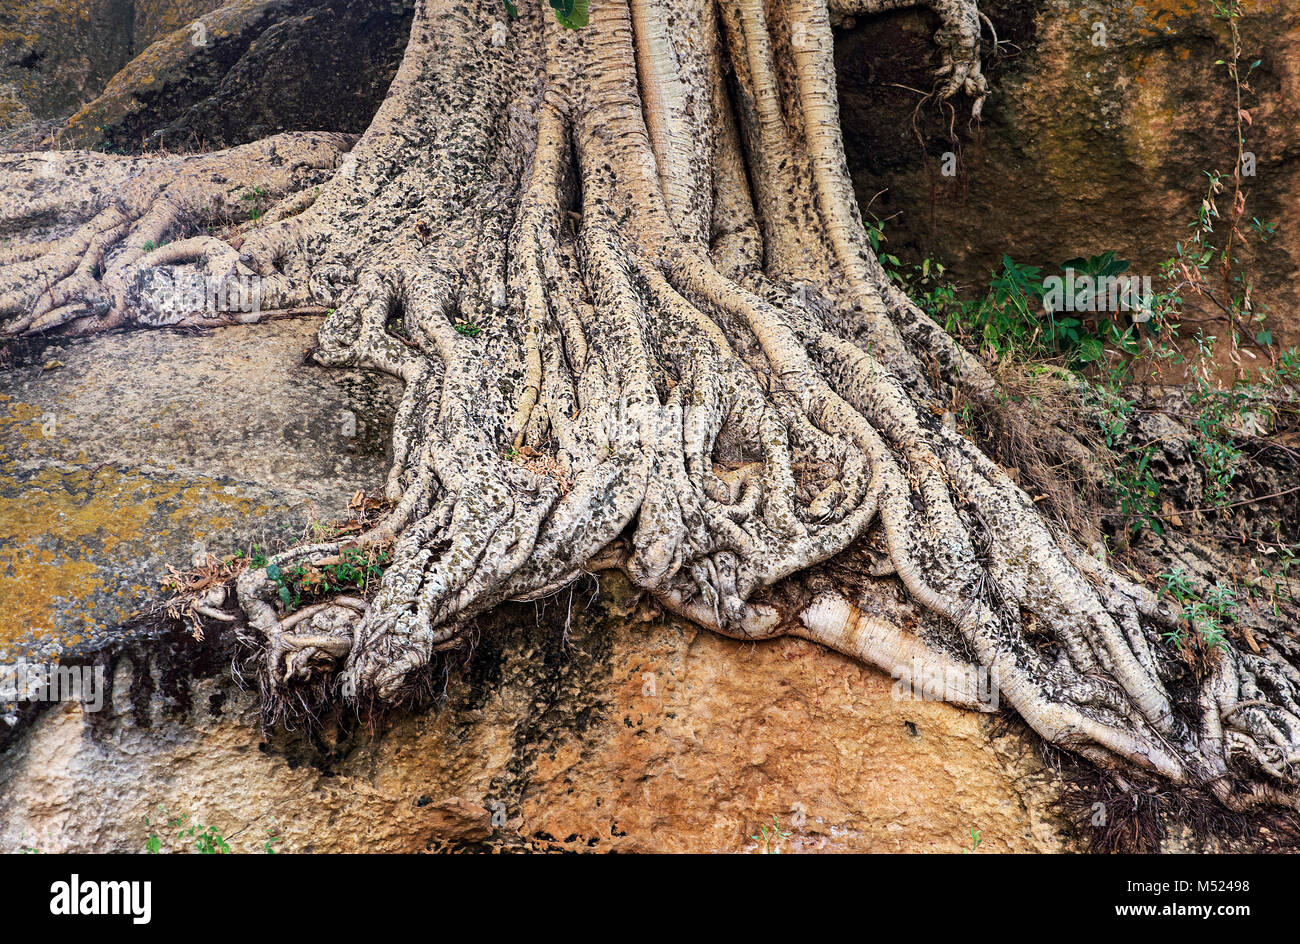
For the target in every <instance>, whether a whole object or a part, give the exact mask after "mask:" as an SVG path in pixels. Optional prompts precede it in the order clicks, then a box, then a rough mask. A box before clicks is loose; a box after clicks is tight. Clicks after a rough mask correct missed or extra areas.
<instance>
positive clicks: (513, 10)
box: [506, 0, 519, 20]
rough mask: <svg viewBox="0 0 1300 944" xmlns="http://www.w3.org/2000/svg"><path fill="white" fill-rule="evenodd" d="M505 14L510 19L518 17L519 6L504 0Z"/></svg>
mask: <svg viewBox="0 0 1300 944" xmlns="http://www.w3.org/2000/svg"><path fill="white" fill-rule="evenodd" d="M506 16H508V17H510V19H512V20H517V19H519V8H518V7H517V6H515V5H514V4H513V3H511V2H510V0H506Z"/></svg>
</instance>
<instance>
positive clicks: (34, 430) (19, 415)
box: [0, 393, 42, 439]
mask: <svg viewBox="0 0 1300 944" xmlns="http://www.w3.org/2000/svg"><path fill="white" fill-rule="evenodd" d="M41 415H42V414H41V410H40V407H37V406H33V405H32V404H30V403H24V402H22V401H21V400H15V399H13V398H12V397H7V396H5V395H4V394H3V393H0V434H4V433H9V432H14V433H17V434H18V435H20V436H22V437H23V438H24V439H35V438H37V437H39V436H40V435H41V425H42V420H41Z"/></svg>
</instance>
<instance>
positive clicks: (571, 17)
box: [551, 0, 591, 29]
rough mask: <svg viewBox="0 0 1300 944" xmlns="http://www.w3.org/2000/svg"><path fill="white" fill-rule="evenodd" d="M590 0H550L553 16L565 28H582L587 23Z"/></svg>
mask: <svg viewBox="0 0 1300 944" xmlns="http://www.w3.org/2000/svg"><path fill="white" fill-rule="evenodd" d="M590 7H591V0H551V9H552V10H554V11H555V18H556V19H557V20H559V21H560V25H561V26H563V27H565V28H566V29H582V28H583V27H584V26H586V25H587V14H588V11H589V10H590Z"/></svg>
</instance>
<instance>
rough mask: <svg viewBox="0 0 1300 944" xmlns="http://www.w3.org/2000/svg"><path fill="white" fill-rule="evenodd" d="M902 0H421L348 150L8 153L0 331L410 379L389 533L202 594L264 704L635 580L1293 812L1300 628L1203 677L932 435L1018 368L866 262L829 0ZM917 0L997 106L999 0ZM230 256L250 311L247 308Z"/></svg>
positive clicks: (394, 687) (1137, 611) (357, 677)
mask: <svg viewBox="0 0 1300 944" xmlns="http://www.w3.org/2000/svg"><path fill="white" fill-rule="evenodd" d="M906 5H909V4H908V3H906V2H904V0H831V2H830V4H829V9H828V5H827V3H826V2H825V0H766V2H764V0H726V2H721V3H719V4H718V5H717V6H716V7H715V5H714V4H713V3H712V2H710V0H683V2H674V3H665V2H663V0H594V2H593V4H592V10H591V14H590V23H589V25H587V26H586V27H585V28H581V29H576V30H575V29H566V28H564V27H563V26H561V25H560V24H559V23H557V22H556V21H555V19H554V17H552V16H551V15H550V13H549V12H548V11H546V10H545V9H544V8H543V7H542V5H541V4H538V3H526V4H525V3H520V4H518V7H519V10H518V14H519V15H518V17H517V18H514V19H512V18H510V17H509V16H508V15H507V12H506V8H505V6H504V5H503V4H502V3H501V2H500V0H456V2H451V0H421V2H420V3H419V5H418V7H417V10H416V15H415V21H414V25H413V27H412V32H411V38H410V42H409V45H408V47H407V51H406V55H405V58H404V60H403V63H402V66H401V68H400V70H399V72H398V74H397V77H396V79H395V80H394V82H393V85H392V88H391V90H390V92H389V94H388V96H387V98H386V100H385V101H384V103H383V105H382V106H381V108H380V109H379V112H378V114H377V115H376V116H375V118H374V120H373V122H372V124H371V126H370V128H369V130H367V131H366V133H365V134H364V135H363V136H362V137H361V138H360V139H359V140H357V141H356V142H355V145H353V142H352V140H351V139H349V138H346V137H344V136H339V135H326V134H296V135H281V136H277V137H275V138H270V139H267V140H266V141H263V142H258V143H256V144H252V145H246V146H244V147H240V148H235V149H232V150H230V151H224V152H219V153H215V154H204V155H191V156H173V157H163V158H139V159H136V158H108V157H102V156H94V155H89V154H86V153H82V152H70V153H57V154H47V155H20V156H17V157H9V158H4V159H3V160H2V162H0V168H3V173H4V174H5V179H6V180H7V181H10V182H12V184H13V185H12V186H7V187H6V196H5V197H4V198H3V199H4V202H3V203H2V204H0V229H3V231H4V232H7V233H14V234H17V235H18V237H19V240H18V244H17V245H16V247H15V246H11V247H8V248H4V249H0V266H3V268H2V269H0V318H3V319H4V322H3V324H4V333H5V334H7V335H9V336H15V335H21V334H31V333H37V332H42V331H51V330H60V331H64V332H78V331H89V330H99V329H102V328H105V327H111V326H114V325H120V324H127V323H137V324H148V325H157V324H208V323H211V322H212V321H213V320H214V318H220V319H247V318H249V317H266V316H268V314H271V313H280V312H292V311H295V310H301V309H304V308H310V307H312V306H316V307H317V308H328V309H329V311H330V314H329V318H328V319H327V321H326V322H325V324H324V326H323V327H322V329H321V331H320V337H319V350H318V351H317V352H316V354H315V357H316V359H317V360H318V361H319V362H321V363H322V364H326V365H347V366H361V367H367V368H372V369H376V370H380V371H383V372H385V373H388V374H390V375H392V376H395V377H398V378H400V379H401V380H402V381H403V382H404V383H405V385H406V387H405V394H404V398H403V401H402V404H401V407H400V409H399V411H398V415H397V420H396V424H395V428H394V432H393V442H394V452H395V463H394V466H393V469H392V472H391V474H390V476H389V479H388V483H387V488H386V498H387V500H388V501H389V502H391V503H392V507H391V509H390V510H389V511H388V512H387V514H386V515H385V516H384V517H383V519H382V521H380V522H379V523H378V524H377V525H376V526H375V527H373V528H372V529H370V530H368V531H367V532H366V533H364V534H362V535H361V536H360V537H358V538H352V539H349V540H347V541H343V540H334V541H329V542H325V543H321V544H317V545H311V546H304V547H298V548H295V549H293V550H290V551H287V552H285V553H283V554H280V555H278V556H277V557H276V558H275V559H273V560H272V562H271V565H270V571H269V572H268V568H259V569H250V570H247V571H245V572H244V573H243V574H242V575H241V576H240V577H239V579H238V581H237V584H236V589H237V600H227V599H226V597H225V596H224V595H223V594H222V592H221V591H217V592H215V593H209V594H207V595H205V596H204V597H203V598H202V599H200V600H198V601H196V603H197V606H198V612H199V613H200V614H201V615H204V616H206V617H208V618H213V619H222V620H227V621H230V620H235V619H238V620H240V621H246V623H247V625H248V626H249V627H251V628H252V629H253V630H255V631H256V632H257V633H259V634H261V636H262V637H263V638H264V644H265V647H266V653H267V665H268V672H269V673H270V674H271V676H272V678H273V679H274V683H275V685H276V686H277V688H279V689H281V690H285V689H288V688H291V687H292V686H294V685H302V684H316V685H321V684H324V682H326V681H329V680H331V679H338V680H341V682H342V689H343V691H344V692H346V693H349V694H351V695H353V696H354V697H362V696H364V695H366V694H367V693H370V694H373V695H375V696H377V697H378V698H380V699H382V700H394V699H397V698H399V697H400V696H401V694H402V693H403V691H404V689H405V687H406V686H407V685H408V684H409V682H410V680H411V679H412V678H414V677H417V676H418V670H419V669H421V667H423V666H424V665H426V664H427V663H428V661H429V660H430V658H431V655H432V653H433V652H435V651H437V650H439V649H443V648H448V647H452V646H456V645H459V644H461V642H462V637H463V635H464V632H465V626H466V624H467V621H469V620H472V619H473V617H474V616H476V615H477V614H480V613H483V612H484V611H486V610H488V609H489V608H491V607H494V606H495V605H497V604H499V603H501V602H502V601H505V600H526V599H533V598H537V597H541V596H544V595H547V594H550V593H553V592H555V591H556V590H557V589H559V588H561V587H564V586H565V585H566V584H568V583H569V582H570V581H572V580H574V579H575V578H576V577H577V576H579V575H580V574H582V573H584V572H589V571H594V570H599V569H603V568H620V569H622V570H624V571H625V572H626V573H627V574H628V576H629V577H630V578H631V580H632V581H633V582H634V583H635V584H636V585H637V586H639V587H641V588H643V589H644V590H646V591H648V592H649V593H650V594H653V596H654V597H655V598H656V599H657V600H659V601H660V602H661V603H663V604H664V605H665V606H666V607H668V608H669V609H671V610H674V611H675V612H677V613H679V614H681V615H683V616H685V617H687V618H689V619H691V620H695V621H697V622H699V623H701V624H702V625H705V626H707V627H709V628H711V629H714V630H716V631H718V632H721V633H725V634H728V635H732V636H736V637H740V638H744V639H762V638H769V637H772V636H776V635H780V634H785V633H789V634H795V635H799V636H803V637H805V638H808V639H812V640H816V641H818V642H821V643H823V644H825V645H827V646H830V647H832V648H834V649H837V650H839V651H841V652H845V653H847V654H849V655H851V656H853V657H855V658H859V659H861V660H863V661H866V662H869V663H872V664H875V665H878V666H880V667H881V668H883V669H884V670H886V671H889V672H892V673H894V674H896V675H897V676H899V677H900V678H902V679H904V680H905V681H908V682H910V683H911V684H912V685H913V686H915V687H918V688H921V687H923V688H924V689H925V690H926V691H927V692H930V693H934V692H937V693H939V694H941V695H942V697H945V698H947V699H949V700H951V701H953V702H955V703H957V704H961V705H966V706H969V707H971V708H986V709H987V708H990V707H992V705H991V704H990V699H989V698H988V697H987V694H988V693H987V692H986V691H983V690H982V685H981V683H980V680H981V679H988V680H990V681H991V682H992V683H993V684H995V685H996V687H997V691H998V693H999V695H1000V697H1001V698H1002V699H1005V701H1006V702H1007V703H1009V704H1010V705H1011V706H1012V707H1013V708H1014V709H1015V710H1016V711H1017V712H1018V713H1019V714H1020V715H1021V716H1022V717H1023V718H1024V719H1025V721H1026V722H1028V724H1029V725H1031V726H1032V727H1033V728H1034V730H1036V731H1037V732H1038V733H1039V734H1040V735H1042V736H1043V737H1044V738H1046V739H1047V740H1049V741H1051V742H1052V743H1054V744H1057V745H1059V746H1061V747H1063V748H1066V749H1069V750H1073V751H1076V752H1079V753H1080V754H1083V755H1085V756H1087V757H1089V758H1091V759H1092V760H1094V761H1096V762H1097V763H1099V764H1103V765H1108V766H1123V767H1134V766H1135V767H1138V768H1142V769H1145V770H1147V771H1151V772H1154V773H1157V774H1160V775H1163V776H1164V777H1167V778H1169V779H1171V780H1175V781H1180V782H1186V783H1191V784H1194V785H1202V786H1205V787H1207V788H1209V789H1211V790H1213V792H1214V793H1215V794H1216V795H1217V796H1219V797H1220V798H1221V799H1222V800H1224V802H1226V803H1228V804H1230V805H1233V806H1241V805H1245V804H1249V803H1253V802H1258V801H1267V802H1278V803H1284V804H1290V805H1294V803H1295V792H1294V790H1295V783H1296V778H1295V775H1294V774H1293V773H1292V771H1291V765H1292V764H1293V763H1294V762H1295V761H1296V760H1298V759H1300V705H1297V702H1296V698H1295V696H1296V692H1297V690H1298V689H1300V673H1297V671H1296V668H1295V667H1294V666H1295V660H1296V657H1297V650H1296V649H1295V646H1294V643H1292V642H1290V640H1289V639H1288V638H1287V637H1285V636H1284V635H1282V636H1279V637H1278V638H1275V639H1265V640H1262V641H1261V649H1260V652H1259V653H1254V652H1245V651H1239V650H1238V649H1236V648H1234V647H1233V646H1232V645H1231V644H1228V645H1226V646H1225V647H1224V648H1222V649H1218V650H1215V651H1214V652H1213V653H1212V654H1211V656H1210V663H1209V670H1208V671H1207V672H1206V673H1205V675H1204V677H1203V678H1201V679H1199V680H1198V679H1196V678H1195V677H1193V675H1192V674H1191V673H1189V672H1187V671H1186V670H1185V666H1184V665H1183V664H1182V663H1181V661H1180V660H1178V659H1176V658H1175V657H1174V656H1173V654H1172V653H1170V652H1169V651H1168V649H1167V647H1165V646H1164V645H1162V643H1161V639H1160V634H1161V632H1162V631H1167V630H1172V629H1176V628H1177V627H1178V625H1179V623H1180V621H1181V616H1180V615H1178V614H1175V613H1173V612H1172V611H1171V610H1170V608H1169V607H1168V606H1167V605H1165V604H1163V603H1162V602H1160V601H1159V600H1158V599H1157V598H1156V596H1155V595H1154V594H1153V593H1152V592H1151V591H1149V590H1147V589H1146V588H1144V587H1142V586H1139V585H1138V584H1136V583H1135V582H1133V581H1131V580H1129V579H1127V578H1125V577H1123V576H1121V575H1120V574H1119V573H1117V572H1115V571H1114V570H1112V569H1110V568H1109V567H1108V566H1107V565H1106V563H1105V562H1104V561H1102V560H1099V559H1098V558H1097V557H1095V556H1093V555H1092V554H1090V553H1089V552H1087V551H1085V550H1084V549H1083V548H1082V546H1081V545H1080V544H1079V543H1078V542H1077V541H1076V540H1075V539H1074V538H1073V537H1071V536H1070V534H1068V533H1067V532H1066V530H1065V529H1064V528H1062V527H1060V526H1058V525H1056V524H1054V523H1052V522H1050V521H1048V520H1047V519H1046V518H1045V517H1044V516H1043V515H1042V514H1040V512H1039V511H1038V509H1037V508H1036V506H1035V504H1034V502H1033V501H1032V500H1031V499H1030V497H1029V496H1028V495H1027V494H1026V493H1025V492H1024V491H1022V490H1021V488H1019V487H1018V486H1017V485H1016V483H1015V482H1013V481H1012V480H1011V478H1009V477H1008V475H1007V474H1006V473H1005V472H1004V471H1003V470H1002V469H1001V468H999V467H998V466H997V465H996V464H995V463H993V462H992V461H990V460H989V459H988V458H986V457H985V456H984V455H983V454H982V453H981V452H980V451H979V450H978V449H977V448H976V447H975V446H974V445H973V444H972V443H971V442H969V441H968V440H967V439H966V438H964V437H963V436H961V435H960V434H959V433H957V432H956V430H955V428H954V425H953V424H952V423H951V416H952V413H953V411H954V410H955V409H956V408H957V407H958V406H959V405H961V404H964V403H972V404H975V405H976V406H978V407H980V408H984V409H988V410H993V411H996V410H998V409H1001V408H1002V407H1001V406H1000V395H999V391H998V388H997V386H996V384H995V383H994V381H993V380H992V379H991V378H990V376H989V375H988V373H987V372H986V370H985V369H984V367H983V366H982V365H981V364H980V363H979V362H978V360H976V359H975V358H973V357H972V356H971V355H970V354H968V353H967V352H965V351H964V350H962V349H961V348H960V347H959V346H957V345H956V344H955V343H954V342H953V341H952V340H951V339H950V338H949V337H948V336H947V335H946V334H945V333H944V332H943V331H942V330H941V329H940V328H939V327H938V326H936V325H935V324H934V323H933V322H932V321H931V320H930V319H929V318H928V317H927V316H926V315H925V314H923V313H922V312H921V311H920V310H919V309H918V308H917V307H916V306H915V305H914V304H913V303H912V302H911V301H910V300H909V299H908V298H907V297H906V296H905V295H904V294H903V293H902V292H901V291H900V290H899V289H898V288H897V287H896V286H895V285H893V284H892V283H891V282H890V280H889V279H888V278H887V277H886V275H885V274H884V272H883V270H882V268H881V266H880V264H879V262H878V261H877V259H876V257H875V255H874V253H873V252H872V250H871V247H870V243H869V242H868V239H867V235H866V232H865V230H864V227H863V225H862V220H861V217H860V213H859V210H858V208H857V205H856V203H855V200H854V197H853V190H852V186H851V183H850V180H849V176H848V173H847V170H846V166H845V158H844V153H843V146H842V143H841V135H840V128H839V116H838V106H837V102H836V89H835V81H834V71H833V57H832V37H831V29H830V19H831V17H832V16H843V15H858V14H868V13H872V12H876V11H879V10H884V9H892V8H894V7H899V6H906ZM928 5H929V6H931V7H932V8H933V10H934V12H935V13H936V14H937V15H938V17H939V21H940V23H941V29H940V31H939V33H938V36H937V39H938V41H939V42H940V44H941V46H942V47H943V49H944V61H945V66H944V69H943V72H942V76H943V93H944V94H947V95H951V94H956V93H959V92H960V93H965V94H966V95H968V96H969V97H970V98H971V100H972V102H973V106H974V111H975V113H976V114H978V111H979V107H980V104H981V101H982V98H983V96H984V94H985V84H984V79H983V78H982V76H981V73H980V59H979V43H980V15H979V13H978V11H977V10H976V8H975V6H974V3H973V0H933V2H931V3H930V4H928ZM250 195H251V197H250ZM250 207H251V208H252V209H253V211H254V212H253V213H249V209H250ZM263 207H269V209H268V210H267V211H266V212H265V213H264V214H263V213H261V210H262V209H263ZM241 214H246V215H249V216H253V215H255V214H257V218H256V219H255V220H250V221H249V223H246V224H243V225H241V226H238V227H236V228H234V229H233V231H232V230H226V231H225V232H224V234H222V235H217V234H215V233H214V231H213V227H214V226H219V225H220V224H223V223H229V222H230V220H231V219H232V218H234V217H239V216H240V215H241ZM167 239H171V240H173V241H172V242H169V243H166V244H164V241H165V240H167ZM240 280H244V281H247V280H253V281H254V282H255V285H256V288H257V291H258V292H259V293H260V295H259V299H260V312H253V313H249V312H245V311H243V310H241V308H240V306H238V305H231V304H229V303H228V299H229V292H227V291H225V289H226V288H228V286H229V285H230V284H231V283H232V282H239V283H240V285H241V286H242V284H243V282H241V281H240ZM178 284H183V285H189V284H197V285H199V286H201V287H202V288H203V290H204V291H205V293H206V296H209V297H210V296H211V295H212V294H213V292H212V286H213V285H214V284H215V285H217V286H218V287H220V288H221V289H222V291H221V292H219V293H218V294H219V297H220V298H222V299H223V302H222V303H221V304H218V305H216V306H213V305H206V306H203V305H199V306H196V305H194V304H192V303H189V302H187V301H186V300H185V299H186V295H185V293H178V292H176V291H175V290H174V289H175V286H177V285H178ZM164 289H168V290H164ZM178 297H179V298H180V300H179V301H178ZM1042 435H1043V436H1044V437H1045V438H1047V439H1048V440H1049V441H1048V442H1047V446H1048V447H1049V448H1052V449H1056V450H1058V451H1060V452H1062V453H1066V454H1068V452H1069V451H1070V450H1071V449H1075V450H1076V451H1077V449H1078V447H1077V444H1074V445H1072V444H1071V443H1070V442H1068V441H1066V440H1067V437H1064V436H1062V435H1061V434H1059V433H1056V434H1052V433H1050V432H1049V431H1047V430H1043V431H1042ZM390 544H391V562H390V563H389V564H388V566H387V568H386V570H385V572H384V575H383V579H382V582H381V585H380V588H379V590H378V593H377V594H376V595H375V596H374V597H373V599H370V600H367V599H364V598H361V597H355V596H353V597H341V598H336V599H334V600H329V601H325V602H322V603H320V604H318V605H316V606H313V607H308V608H306V609H302V610H298V611H297V612H292V613H290V612H286V608H285V607H284V606H283V604H282V603H281V602H280V601H279V599H278V598H277V589H278V587H279V583H278V582H277V580H276V579H275V577H276V574H277V573H280V572H282V569H283V568H287V567H290V566H292V565H296V564H301V563H303V562H312V561H315V562H320V561H322V560H329V559H334V558H336V557H337V556H338V555H339V554H340V553H341V552H343V551H346V550H348V549H349V548H351V547H357V548H360V549H363V550H364V549H367V548H376V547H385V548H386V547H388V546H389V545H390ZM276 568H280V569H281V570H279V571H277V570H276ZM885 578H888V579H890V580H892V581H894V584H893V586H894V587H896V588H901V590H902V593H901V594H899V593H896V592H894V591H892V590H889V589H888V588H886V589H884V590H882V589H881V583H882V582H883V581H884V579H885ZM236 602H237V607H236V605H235V604H236ZM336 670H337V671H336ZM981 673H983V674H981Z"/></svg>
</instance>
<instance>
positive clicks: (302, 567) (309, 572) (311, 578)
mask: <svg viewBox="0 0 1300 944" xmlns="http://www.w3.org/2000/svg"><path fill="white" fill-rule="evenodd" d="M389 558H390V554H389V551H387V550H386V549H383V548H376V549H371V550H363V549H361V548H358V547H351V548H344V549H343V550H342V551H340V552H339V554H338V556H337V558H336V559H334V560H332V561H329V562H327V563H316V564H298V565H296V566H293V567H289V568H282V567H280V565H279V564H269V565H268V564H265V563H263V566H265V567H266V576H267V577H269V578H270V579H271V581H272V582H273V583H274V584H275V585H276V588H277V590H276V593H277V595H278V596H279V598H280V602H281V603H283V604H284V606H285V609H286V610H290V609H297V608H298V607H299V606H300V605H301V604H302V599H303V597H304V596H307V597H320V596H326V595H329V594H334V593H340V592H343V591H345V590H356V591H359V592H361V593H365V592H366V590H367V589H368V588H369V587H370V586H371V584H372V583H373V582H374V581H375V580H377V579H379V577H380V575H382V574H383V568H384V565H385V564H387V563H388V561H389Z"/></svg>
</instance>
